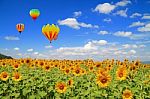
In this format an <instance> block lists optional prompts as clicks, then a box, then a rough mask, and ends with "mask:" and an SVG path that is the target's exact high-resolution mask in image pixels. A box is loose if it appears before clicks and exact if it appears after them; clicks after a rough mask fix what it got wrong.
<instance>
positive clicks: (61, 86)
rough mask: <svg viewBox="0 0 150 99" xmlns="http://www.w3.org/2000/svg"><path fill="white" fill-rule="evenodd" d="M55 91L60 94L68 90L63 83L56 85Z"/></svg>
mask: <svg viewBox="0 0 150 99" xmlns="http://www.w3.org/2000/svg"><path fill="white" fill-rule="evenodd" d="M55 89H56V91H57V92H58V93H65V92H66V90H67V86H66V84H65V83H63V82H57V83H56V85H55Z"/></svg>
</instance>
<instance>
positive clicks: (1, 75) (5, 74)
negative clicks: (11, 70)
mask: <svg viewBox="0 0 150 99" xmlns="http://www.w3.org/2000/svg"><path fill="white" fill-rule="evenodd" d="M0 78H1V80H3V81H6V80H8V78H9V75H8V73H7V72H2V73H1V74H0Z"/></svg>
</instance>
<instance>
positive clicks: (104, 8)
mask: <svg viewBox="0 0 150 99" xmlns="http://www.w3.org/2000/svg"><path fill="white" fill-rule="evenodd" d="M115 8H116V6H115V5H111V4H110V3H103V4H99V5H97V6H96V8H95V9H94V11H98V12H99V13H104V14H109V13H110V12H112V11H113V10H114V9H115Z"/></svg>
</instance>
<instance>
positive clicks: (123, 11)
mask: <svg viewBox="0 0 150 99" xmlns="http://www.w3.org/2000/svg"><path fill="white" fill-rule="evenodd" d="M127 11H128V9H127V8H126V9H125V10H119V11H117V12H116V13H114V15H119V16H122V17H127V16H128V15H127Z"/></svg>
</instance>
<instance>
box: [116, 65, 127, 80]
mask: <svg viewBox="0 0 150 99" xmlns="http://www.w3.org/2000/svg"><path fill="white" fill-rule="evenodd" d="M116 77H117V80H125V79H126V77H127V70H126V68H125V67H123V68H118V70H117V71H116Z"/></svg>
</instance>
